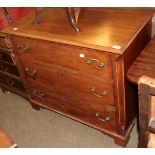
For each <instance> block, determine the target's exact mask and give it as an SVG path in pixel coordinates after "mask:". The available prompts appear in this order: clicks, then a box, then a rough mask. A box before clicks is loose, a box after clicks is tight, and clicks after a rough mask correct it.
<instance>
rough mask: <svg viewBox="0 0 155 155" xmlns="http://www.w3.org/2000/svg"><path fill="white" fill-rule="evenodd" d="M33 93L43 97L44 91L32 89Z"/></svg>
mask: <svg viewBox="0 0 155 155" xmlns="http://www.w3.org/2000/svg"><path fill="white" fill-rule="evenodd" d="M33 93H34V94H35V95H36V96H38V97H39V98H45V93H43V92H40V91H37V90H34V91H33Z"/></svg>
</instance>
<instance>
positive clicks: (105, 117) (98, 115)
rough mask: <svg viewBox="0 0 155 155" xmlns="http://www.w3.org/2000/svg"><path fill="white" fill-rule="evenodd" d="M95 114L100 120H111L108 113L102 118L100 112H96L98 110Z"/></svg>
mask: <svg viewBox="0 0 155 155" xmlns="http://www.w3.org/2000/svg"><path fill="white" fill-rule="evenodd" d="M95 115H96V117H97V118H98V119H99V120H101V121H102V122H107V121H110V120H111V117H110V116H108V115H106V116H104V118H101V116H100V113H98V112H97V113H96V114H95Z"/></svg>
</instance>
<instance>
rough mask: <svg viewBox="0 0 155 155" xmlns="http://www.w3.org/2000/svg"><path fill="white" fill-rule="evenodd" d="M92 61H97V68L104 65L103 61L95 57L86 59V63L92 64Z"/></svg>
mask: <svg viewBox="0 0 155 155" xmlns="http://www.w3.org/2000/svg"><path fill="white" fill-rule="evenodd" d="M93 61H94V62H96V63H97V66H98V67H99V68H103V67H104V66H105V64H104V63H103V62H100V61H99V60H98V59H95V58H88V59H87V60H86V64H92V63H93Z"/></svg>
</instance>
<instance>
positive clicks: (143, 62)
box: [127, 37, 155, 85]
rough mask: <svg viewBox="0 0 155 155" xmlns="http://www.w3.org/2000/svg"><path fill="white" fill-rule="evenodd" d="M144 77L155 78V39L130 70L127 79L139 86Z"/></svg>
mask: <svg viewBox="0 0 155 155" xmlns="http://www.w3.org/2000/svg"><path fill="white" fill-rule="evenodd" d="M143 75H145V76H148V77H151V78H155V37H154V38H153V39H152V40H151V41H150V42H149V43H148V45H147V46H146V47H145V49H144V50H143V52H142V53H141V54H140V55H139V57H138V58H137V59H136V61H135V62H134V63H133V64H132V66H131V67H130V69H129V70H128V74H127V78H128V80H129V81H131V82H132V83H134V84H136V85H138V81H139V79H140V78H141V76H143Z"/></svg>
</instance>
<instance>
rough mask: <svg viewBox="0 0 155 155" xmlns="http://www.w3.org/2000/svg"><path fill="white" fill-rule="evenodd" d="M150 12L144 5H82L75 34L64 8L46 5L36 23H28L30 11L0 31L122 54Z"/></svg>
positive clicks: (31, 17) (149, 16)
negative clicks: (136, 7) (77, 29)
mask: <svg viewBox="0 0 155 155" xmlns="http://www.w3.org/2000/svg"><path fill="white" fill-rule="evenodd" d="M152 15H153V13H152V11H151V10H148V9H138V10H137V9H120V8H118V9H116V8H115V9H113V8H99V9H96V8H84V9H82V11H81V12H80V15H79V19H78V25H79V27H80V33H79V34H77V33H76V32H75V31H74V29H73V28H72V27H71V25H70V23H69V21H68V19H67V18H68V17H67V14H66V12H65V10H64V8H48V9H47V8H46V9H44V13H43V16H44V17H43V20H42V22H41V23H40V24H32V21H33V19H34V18H35V12H32V13H30V14H29V15H28V16H26V17H24V18H22V19H21V20H19V21H17V22H15V23H13V24H12V25H10V26H9V27H7V28H5V29H4V30H2V32H4V33H8V34H14V35H19V36H25V37H31V38H37V39H43V40H48V41H55V42H60V43H65V44H70V45H76V46H82V47H86V48H93V49H98V50H104V51H109V52H113V53H117V54H123V52H124V51H125V49H126V48H127V47H128V46H129V44H130V43H131V42H132V40H133V39H134V38H135V37H136V35H137V34H138V33H139V32H140V30H141V29H142V28H143V27H144V26H145V24H146V23H147V22H148V21H149V20H150V19H151V17H152ZM115 46H116V47H121V49H116V48H114V47H115Z"/></svg>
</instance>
